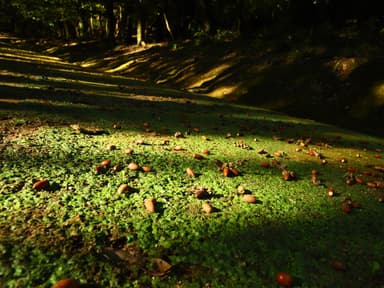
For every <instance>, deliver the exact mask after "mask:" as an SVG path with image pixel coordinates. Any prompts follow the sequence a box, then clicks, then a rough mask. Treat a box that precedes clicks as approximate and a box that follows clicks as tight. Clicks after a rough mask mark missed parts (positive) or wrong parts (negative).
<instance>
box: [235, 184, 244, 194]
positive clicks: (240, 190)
mask: <svg viewBox="0 0 384 288" xmlns="http://www.w3.org/2000/svg"><path fill="white" fill-rule="evenodd" d="M237 193H238V194H244V193H245V188H244V186H243V185H239V187H237Z"/></svg>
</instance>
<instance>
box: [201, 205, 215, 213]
mask: <svg viewBox="0 0 384 288" xmlns="http://www.w3.org/2000/svg"><path fill="white" fill-rule="evenodd" d="M201 208H202V209H203V211H204V212H205V213H206V214H211V213H212V212H213V207H212V206H211V205H210V204H209V203H206V202H204V203H203V204H201Z"/></svg>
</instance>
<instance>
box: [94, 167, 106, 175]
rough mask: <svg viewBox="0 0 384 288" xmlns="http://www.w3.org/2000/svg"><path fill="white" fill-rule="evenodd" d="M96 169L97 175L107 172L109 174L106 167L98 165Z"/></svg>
mask: <svg viewBox="0 0 384 288" xmlns="http://www.w3.org/2000/svg"><path fill="white" fill-rule="evenodd" d="M95 169H96V173H97V174H104V173H105V172H107V170H106V169H105V166H100V165H98V166H96V168H95Z"/></svg>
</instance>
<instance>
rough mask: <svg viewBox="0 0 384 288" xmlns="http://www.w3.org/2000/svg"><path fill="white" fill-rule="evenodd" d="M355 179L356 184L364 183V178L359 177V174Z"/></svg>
mask: <svg viewBox="0 0 384 288" xmlns="http://www.w3.org/2000/svg"><path fill="white" fill-rule="evenodd" d="M355 181H356V183H358V184H364V180H363V178H361V177H359V176H355Z"/></svg>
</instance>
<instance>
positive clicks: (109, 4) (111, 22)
mask: <svg viewBox="0 0 384 288" xmlns="http://www.w3.org/2000/svg"><path fill="white" fill-rule="evenodd" d="M105 1H106V3H105V9H106V13H107V18H108V24H107V31H106V32H107V40H108V41H109V42H111V43H113V42H115V14H114V12H113V0H105Z"/></svg>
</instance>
